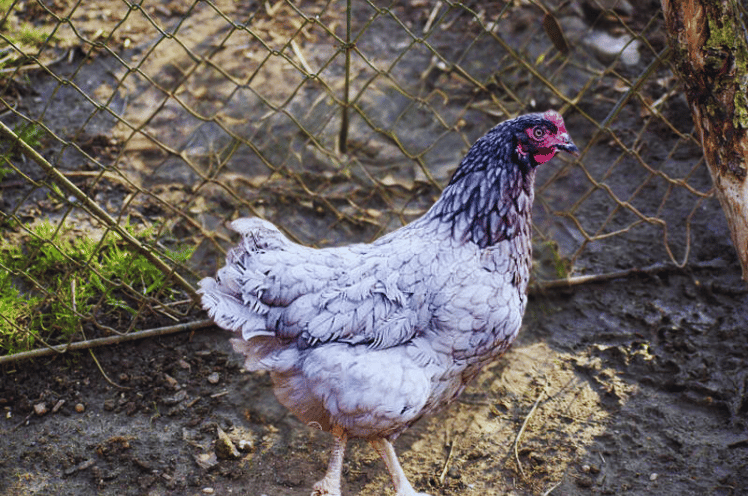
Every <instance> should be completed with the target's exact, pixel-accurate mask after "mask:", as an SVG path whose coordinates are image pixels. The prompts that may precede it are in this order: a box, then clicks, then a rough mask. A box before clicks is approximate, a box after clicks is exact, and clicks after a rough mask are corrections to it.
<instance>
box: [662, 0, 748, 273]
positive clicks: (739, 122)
mask: <svg viewBox="0 0 748 496" xmlns="http://www.w3.org/2000/svg"><path fill="white" fill-rule="evenodd" d="M662 10H663V11H664V14H665V25H666V27H667V31H668V38H669V41H670V47H671V49H672V53H673V60H674V62H675V70H676V71H677V73H678V76H679V77H680V78H681V80H682V81H683V84H684V85H685V90H686V97H687V98H688V104H689V105H690V107H691V113H692V115H693V120H694V123H695V124H696V127H697V129H698V130H699V134H700V136H701V144H702V147H703V148H704V156H705V158H706V163H707V166H708V167H709V172H710V174H711V176H712V181H713V182H714V186H715V189H716V191H717V197H718V198H719V202H720V204H721V205H722V210H724V212H725V216H726V217H727V223H728V225H729V226H730V233H731V236H732V242H733V245H734V246H735V249H736V250H737V252H738V257H739V258H740V263H741V265H742V267H743V279H744V280H747V281H748V178H747V177H746V176H748V165H747V164H748V96H747V93H748V35H746V28H745V25H744V24H743V22H742V21H741V19H740V17H739V14H738V5H737V2H736V0H662Z"/></svg>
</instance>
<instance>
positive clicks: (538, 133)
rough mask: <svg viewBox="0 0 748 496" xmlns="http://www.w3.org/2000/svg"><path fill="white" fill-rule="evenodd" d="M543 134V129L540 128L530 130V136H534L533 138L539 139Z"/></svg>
mask: <svg viewBox="0 0 748 496" xmlns="http://www.w3.org/2000/svg"><path fill="white" fill-rule="evenodd" d="M544 134H545V129H543V128H542V127H536V128H534V129H533V130H532V135H533V136H535V138H537V139H540V138H542V137H543V135H544Z"/></svg>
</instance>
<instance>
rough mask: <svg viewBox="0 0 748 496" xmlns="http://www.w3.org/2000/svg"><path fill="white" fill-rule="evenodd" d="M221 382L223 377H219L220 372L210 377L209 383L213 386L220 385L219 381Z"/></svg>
mask: <svg viewBox="0 0 748 496" xmlns="http://www.w3.org/2000/svg"><path fill="white" fill-rule="evenodd" d="M220 380H221V376H220V375H218V372H213V373H212V374H210V375H209V376H208V382H209V383H211V384H218V381H220Z"/></svg>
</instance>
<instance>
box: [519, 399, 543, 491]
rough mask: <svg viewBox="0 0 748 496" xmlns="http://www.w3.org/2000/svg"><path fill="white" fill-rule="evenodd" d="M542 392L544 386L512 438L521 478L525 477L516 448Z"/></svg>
mask: <svg viewBox="0 0 748 496" xmlns="http://www.w3.org/2000/svg"><path fill="white" fill-rule="evenodd" d="M544 393H545V387H544V388H543V390H542V391H540V393H539V394H538V398H537V399H536V400H535V404H534V405H532V408H531V409H530V413H528V414H527V417H525V421H524V422H522V427H520V429H519V432H518V433H517V437H516V438H515V440H514V459H515V461H516V462H517V467H518V468H519V473H520V475H522V478H523V479H524V478H525V471H524V470H523V469H522V463H521V462H520V461H519V450H518V449H517V447H518V446H519V440H520V438H521V437H522V433H524V432H525V427H527V422H529V421H530V417H532V414H533V413H535V409H536V408H538V404H539V403H540V399H541V398H542V397H543V394H544Z"/></svg>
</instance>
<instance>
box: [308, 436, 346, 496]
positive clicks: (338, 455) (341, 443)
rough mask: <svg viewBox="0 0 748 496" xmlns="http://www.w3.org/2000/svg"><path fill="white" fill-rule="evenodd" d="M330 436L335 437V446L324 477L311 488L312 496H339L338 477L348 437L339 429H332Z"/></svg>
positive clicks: (341, 470)
mask: <svg viewBox="0 0 748 496" xmlns="http://www.w3.org/2000/svg"><path fill="white" fill-rule="evenodd" d="M332 434H333V436H335V444H333V447H332V453H330V462H329V464H328V465H327V473H325V477H324V478H323V479H322V480H321V481H319V482H317V483H316V484H315V485H314V486H312V496H341V494H340V477H341V473H342V472H343V455H344V454H345V445H346V443H348V436H347V435H346V433H345V431H344V430H343V429H342V428H340V427H337V426H336V427H333V429H332Z"/></svg>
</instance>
